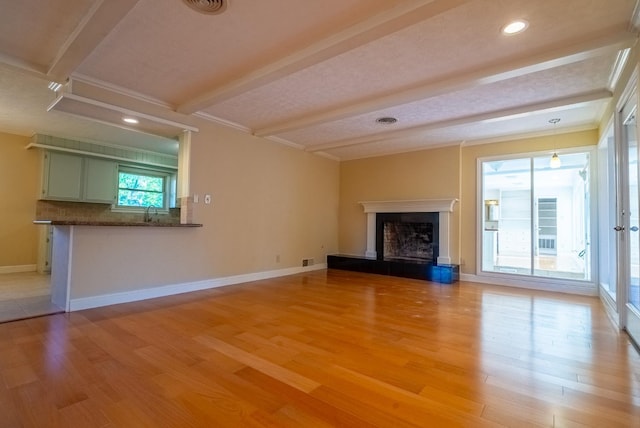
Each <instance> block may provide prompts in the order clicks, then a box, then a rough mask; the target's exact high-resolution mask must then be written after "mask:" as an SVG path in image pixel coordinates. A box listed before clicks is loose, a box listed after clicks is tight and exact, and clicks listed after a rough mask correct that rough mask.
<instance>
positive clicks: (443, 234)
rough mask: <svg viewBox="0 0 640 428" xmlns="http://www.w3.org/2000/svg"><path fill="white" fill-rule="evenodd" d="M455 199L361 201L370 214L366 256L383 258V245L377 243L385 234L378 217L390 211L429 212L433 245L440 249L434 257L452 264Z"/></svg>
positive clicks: (446, 263) (445, 263)
mask: <svg viewBox="0 0 640 428" xmlns="http://www.w3.org/2000/svg"><path fill="white" fill-rule="evenodd" d="M456 202H458V200H457V199H419V200H411V201H373V202H360V204H362V206H363V207H364V212H365V213H366V214H367V251H366V253H365V256H366V257H370V258H374V259H380V258H382V259H383V258H384V248H382V247H380V246H379V245H378V242H379V240H378V236H379V235H381V234H384V231H383V230H379V226H378V217H381V216H382V217H384V216H386V215H388V214H395V215H405V214H427V215H429V218H430V219H432V220H431V222H432V224H433V225H434V227H433V245H434V250H435V249H437V252H436V254H434V256H433V259H434V260H433V261H434V263H436V264H439V265H450V264H452V257H451V254H450V251H451V245H450V244H451V229H450V216H451V213H452V212H453V206H454V205H455V203H456ZM435 218H437V220H435ZM436 224H437V226H436ZM380 252H382V257H379V256H378V253H380Z"/></svg>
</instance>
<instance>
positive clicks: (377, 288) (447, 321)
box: [0, 270, 640, 428]
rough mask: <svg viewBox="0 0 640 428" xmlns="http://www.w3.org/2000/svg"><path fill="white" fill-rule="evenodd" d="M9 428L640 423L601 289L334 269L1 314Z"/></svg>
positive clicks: (633, 367) (3, 405) (5, 426)
mask: <svg viewBox="0 0 640 428" xmlns="http://www.w3.org/2000/svg"><path fill="white" fill-rule="evenodd" d="M0 376H1V382H0V426H1V427H2V428H12V427H281V426H284V427H329V426H339V427H372V426H377V427H394V428H395V427H453V426H467V427H484V426H511V427H538V426H539V427H554V426H555V427H585V426H593V427H606V428H610V427H634V426H640V355H639V354H638V352H637V351H636V349H635V348H633V347H632V345H631V344H630V342H629V340H628V338H627V337H626V336H625V334H623V333H620V332H618V331H617V330H616V329H615V328H614V327H613V326H612V324H611V323H610V321H609V320H608V319H607V315H606V314H605V312H604V310H603V309H602V307H601V304H600V302H599V300H598V299H597V298H588V297H575V296H566V295H559V294H558V295H556V294H551V293H544V292H532V291H523V290H515V289H509V288H504V287H496V286H488V285H481V284H472V283H464V282H461V283H456V284H453V285H443V284H435V283H431V282H425V281H418V280H410V279H401V278H393V277H385V276H377V275H369V274H360V273H354V272H345V271H337V270H329V271H316V272H312V273H307V274H299V275H293V276H289V277H284V278H278V279H271V280H264V281H258V282H252V283H247V284H241V285H233V286H227V287H222V288H217V289H213V290H207V291H203V292H196V293H189V294H184V295H178V296H173V297H168V298H161V299H154V300H147V301H143V302H137V303H130V304H124V305H115V306H110V307H105V308H98V309H92V310H87V311H81V312H74V313H69V314H60V315H53V316H48V317H41V318H34V319H29V320H23V321H18V322H12V323H6V324H0Z"/></svg>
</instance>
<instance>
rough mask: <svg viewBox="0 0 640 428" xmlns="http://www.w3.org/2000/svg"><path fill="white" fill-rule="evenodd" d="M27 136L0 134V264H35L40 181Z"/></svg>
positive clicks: (35, 157)
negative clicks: (34, 222)
mask: <svg viewBox="0 0 640 428" xmlns="http://www.w3.org/2000/svg"><path fill="white" fill-rule="evenodd" d="M27 144H29V138H28V137H21V136H18V135H12V134H5V133H0V183H2V184H1V185H0V201H2V207H3V208H2V221H0V267H7V266H24V265H35V264H36V261H37V249H38V229H37V226H34V225H33V223H32V222H33V220H34V219H35V211H36V197H37V193H38V188H39V182H40V161H39V153H38V151H37V150H25V146H26V145H27Z"/></svg>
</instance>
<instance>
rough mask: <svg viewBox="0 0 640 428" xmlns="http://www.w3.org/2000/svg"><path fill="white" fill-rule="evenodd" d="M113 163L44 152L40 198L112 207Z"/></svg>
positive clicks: (114, 193) (114, 183)
mask: <svg viewBox="0 0 640 428" xmlns="http://www.w3.org/2000/svg"><path fill="white" fill-rule="evenodd" d="M117 174H118V166H117V163H116V162H114V161H110V160H105V159H96V158H90V157H83V156H77V155H74V154H69V153H64V152H55V151H47V152H45V154H44V171H43V182H42V199H50V200H56V201H76V202H95V203H106V204H112V203H114V202H115V200H116V191H117Z"/></svg>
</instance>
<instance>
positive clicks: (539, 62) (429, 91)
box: [254, 30, 637, 137]
mask: <svg viewBox="0 0 640 428" xmlns="http://www.w3.org/2000/svg"><path fill="white" fill-rule="evenodd" d="M636 40H637V35H635V34H630V33H628V32H625V31H622V32H621V31H619V30H618V31H615V32H612V33H608V34H605V35H600V36H599V37H596V38H593V39H589V40H586V41H581V42H578V43H573V44H570V45H567V46H564V47H561V48H555V49H548V48H546V49H541V50H540V51H538V53H537V54H535V53H534V54H531V55H526V56H524V57H521V58H516V59H512V60H509V61H507V62H502V63H500V64H497V65H492V66H489V67H487V68H484V69H481V70H475V71H471V72H467V73H462V74H460V75H457V76H453V77H450V78H448V79H444V80H438V81H432V82H428V83H426V84H421V85H416V86H414V87H412V88H409V89H406V90H403V91H401V92H394V93H392V94H389V95H385V96H380V97H373V98H370V99H367V100H364V101H361V102H358V103H355V104H350V105H346V106H343V107H341V108H330V109H328V110H326V111H323V112H320V113H315V114H310V115H306V116H302V117H298V118H296V119H293V120H289V121H286V122H282V123H277V124H273V125H269V126H265V127H263V128H260V129H256V130H255V132H254V134H255V135H256V136H260V137H265V136H269V135H281V134H283V133H286V132H291V131H295V130H298V129H301V128H306V127H310V126H314V125H319V124H322V123H327V122H332V121H336V120H341V119H344V118H347V117H353V116H358V115H361V114H366V113H370V112H373V111H377V110H382V109H385V108H390V107H394V106H398V105H403V104H408V103H411V102H415V101H419V100H424V99H428V98H432V97H436V96H438V95H443V94H446V93H450V92H454V91H459V90H463V89H468V88H472V87H476V86H480V85H487V84H490V83H496V82H500V81H503V80H507V79H512V78H515V77H519V76H523V75H526V74H529V73H535V72H538V71H543V70H548V69H550V68H555V67H560V66H563V65H568V64H572V63H575V62H579V61H584V60H586V59H589V58H594V57H598V56H603V55H606V54H611V53H614V52H618V51H619V50H620V49H625V48H629V47H631V46H633V45H634V44H635V42H636Z"/></svg>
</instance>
